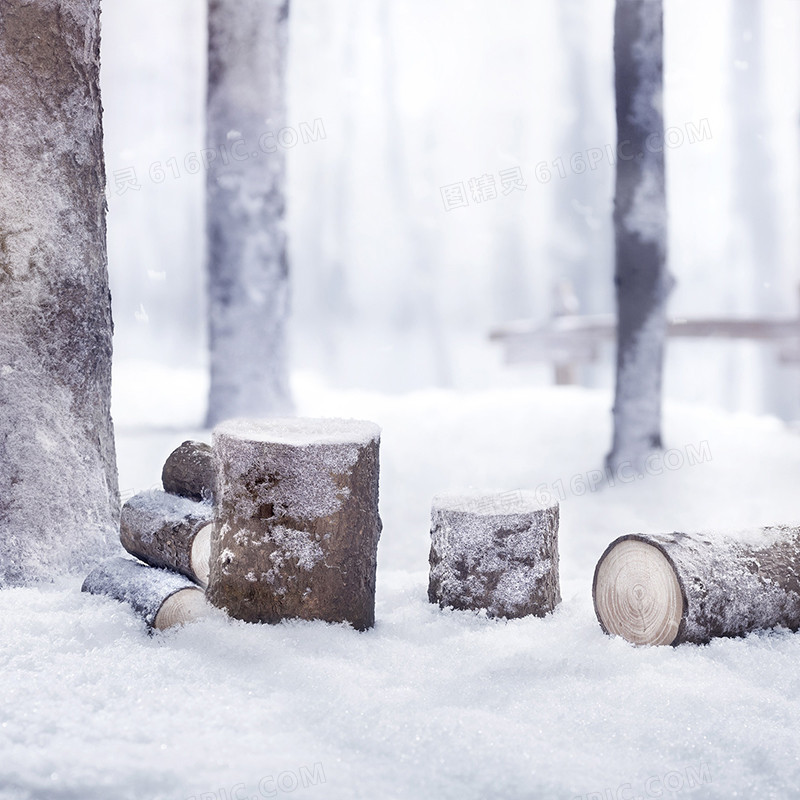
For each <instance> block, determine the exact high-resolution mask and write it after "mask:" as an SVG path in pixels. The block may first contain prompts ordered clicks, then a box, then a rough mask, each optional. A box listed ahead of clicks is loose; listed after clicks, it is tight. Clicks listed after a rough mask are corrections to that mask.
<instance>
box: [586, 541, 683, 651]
mask: <svg viewBox="0 0 800 800" xmlns="http://www.w3.org/2000/svg"><path fill="white" fill-rule="evenodd" d="M593 593H594V605H595V611H596V613H597V618H598V619H599V620H600V624H601V625H602V627H603V629H604V630H605V631H606V632H607V633H610V634H614V635H617V636H621V637H623V638H624V639H627V640H628V641H629V642H633V643H634V644H653V645H668V644H672V643H673V642H674V641H675V639H676V637H677V635H678V628H679V626H680V623H681V619H682V617H683V612H684V600H683V593H682V592H681V587H680V584H679V582H678V577H677V575H676V573H675V569H674V567H673V565H672V563H671V562H670V561H669V559H668V558H667V557H666V556H665V555H664V553H663V552H662V551H661V550H660V549H659V548H658V547H655V546H654V545H652V544H648V543H646V542H643V541H640V540H638V539H625V540H623V541H621V542H618V543H617V544H615V545H613V546H612V547H611V548H609V550H608V551H607V552H606V553H605V555H604V556H603V557H602V559H601V560H600V563H599V564H598V565H597V570H596V571H595V579H594V592H593Z"/></svg>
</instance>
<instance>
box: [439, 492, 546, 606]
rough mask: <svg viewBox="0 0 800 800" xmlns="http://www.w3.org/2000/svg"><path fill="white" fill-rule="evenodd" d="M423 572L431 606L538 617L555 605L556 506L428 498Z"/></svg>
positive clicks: (531, 500) (512, 499)
mask: <svg viewBox="0 0 800 800" xmlns="http://www.w3.org/2000/svg"><path fill="white" fill-rule="evenodd" d="M507 495H508V496H507ZM430 565H431V571H430V581H429V584H428V599H429V600H430V601H431V603H438V604H439V605H440V606H441V607H442V608H445V607H451V608H456V609H461V610H472V609H486V612H487V615H488V616H490V617H524V616H527V615H529V614H533V615H535V616H537V617H543V616H544V615H545V614H547V613H549V612H550V611H552V610H553V609H554V608H555V607H556V606H557V605H558V604H559V603H560V602H561V592H560V589H559V576H558V504H557V503H556V504H555V505H552V506H543V505H542V504H540V503H539V502H538V501H537V500H536V498H535V497H534V495H533V493H531V492H513V493H500V494H497V493H489V494H469V495H440V496H438V497H435V498H434V500H433V507H432V510H431V552H430Z"/></svg>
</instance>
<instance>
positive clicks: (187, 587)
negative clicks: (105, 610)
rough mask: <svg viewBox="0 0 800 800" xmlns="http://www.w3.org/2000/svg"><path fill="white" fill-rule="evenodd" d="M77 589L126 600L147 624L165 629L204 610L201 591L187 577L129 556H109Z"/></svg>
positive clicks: (205, 610)
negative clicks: (134, 559) (156, 567)
mask: <svg viewBox="0 0 800 800" xmlns="http://www.w3.org/2000/svg"><path fill="white" fill-rule="evenodd" d="M81 591H83V592H89V593H90V594H105V595H108V596H109V597H113V598H114V599H115V600H119V601H120V602H122V603H128V604H129V605H130V606H132V608H133V610H134V611H135V612H136V613H137V614H138V615H139V616H141V617H142V618H143V619H144V621H145V622H146V623H147V625H148V626H149V627H150V628H154V629H156V630H160V631H163V630H166V629H167V628H171V627H172V626H173V625H182V624H183V623H185V622H191V621H192V620H195V619H199V618H200V617H202V616H205V614H206V613H208V605H207V604H206V601H205V598H204V596H203V592H202V590H201V589H198V588H197V586H195V585H194V584H193V583H192V582H191V581H190V580H189V579H188V578H185V577H184V576H183V575H178V573H176V572H170V571H168V570H165V569H155V568H153V567H148V566H147V565H145V564H140V563H139V562H138V561H133V560H131V559H129V558H110V559H108V560H107V561H105V562H103V563H102V564H100V565H99V566H98V567H96V568H95V569H94V570H92V572H90V573H89V575H88V576H87V577H86V580H85V581H84V582H83V586H82V587H81Z"/></svg>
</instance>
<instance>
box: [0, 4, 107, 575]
mask: <svg viewBox="0 0 800 800" xmlns="http://www.w3.org/2000/svg"><path fill="white" fill-rule="evenodd" d="M99 20H100V2H99V0H83V1H82V2H77V1H74V2H70V1H69V0H34V2H29V3H11V2H3V3H0V108H2V124H0V175H1V176H2V180H0V326H2V328H1V329H0V586H3V585H16V584H22V583H27V582H29V581H36V580H50V579H52V576H53V575H54V574H59V573H65V572H74V571H76V570H78V569H85V568H86V566H87V565H88V564H90V563H93V562H95V561H97V559H98V558H100V557H103V556H105V555H108V554H110V552H111V551H112V549H113V547H114V542H115V539H116V527H117V520H118V515H119V491H118V486H117V470H116V459H115V454H114V434H113V428H112V424H111V415H110V390H111V332H112V323H111V298H110V295H109V288H108V271H107V257H106V228H105V211H106V201H105V168H104V163H103V131H102V122H101V114H102V107H101V103H100V89H99V83H98V75H99V65H100V27H99Z"/></svg>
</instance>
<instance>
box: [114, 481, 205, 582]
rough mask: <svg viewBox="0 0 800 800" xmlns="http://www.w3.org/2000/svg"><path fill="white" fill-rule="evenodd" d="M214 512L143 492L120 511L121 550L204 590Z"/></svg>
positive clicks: (173, 497)
mask: <svg viewBox="0 0 800 800" xmlns="http://www.w3.org/2000/svg"><path fill="white" fill-rule="evenodd" d="M213 513H214V512H213V509H212V508H211V505H210V504H208V503H196V502H195V501H194V500H188V499H186V498H185V497H178V496H176V495H172V494H166V493H164V492H159V491H157V490H154V491H150V492H142V493H141V494H137V495H136V496H135V497H132V498H131V499H130V500H128V502H127V503H125V505H124V506H123V507H122V514H121V516H120V526H119V538H120V541H121V542H122V546H123V547H124V548H125V549H126V550H127V551H128V552H129V553H130V554H131V555H132V556H136V558H138V559H140V560H141V561H144V562H145V564H149V565H150V566H151V567H160V568H162V569H171V570H175V571H176V572H180V573H181V574H182V575H185V576H186V577H187V578H190V579H191V580H193V581H195V582H196V583H199V584H200V585H201V586H203V587H205V586H207V585H208V560H209V553H210V546H211V530H212V528H213V523H212V519H213Z"/></svg>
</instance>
